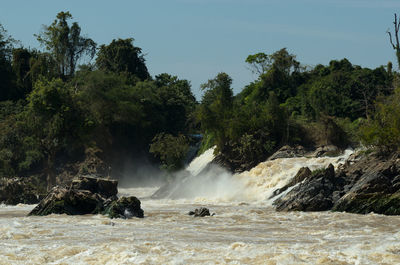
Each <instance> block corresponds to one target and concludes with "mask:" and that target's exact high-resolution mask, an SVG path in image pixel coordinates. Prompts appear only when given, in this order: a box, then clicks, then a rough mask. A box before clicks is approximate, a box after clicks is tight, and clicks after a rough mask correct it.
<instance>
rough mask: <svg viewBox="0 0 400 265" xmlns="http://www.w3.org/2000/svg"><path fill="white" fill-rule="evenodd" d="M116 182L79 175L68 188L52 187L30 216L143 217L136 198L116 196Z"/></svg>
mask: <svg viewBox="0 0 400 265" xmlns="http://www.w3.org/2000/svg"><path fill="white" fill-rule="evenodd" d="M117 183H118V182H117V181H115V180H108V179H99V178H92V177H79V178H77V179H75V180H74V181H73V182H72V184H71V186H70V187H69V188H62V187H54V188H53V189H52V190H51V191H50V192H49V193H48V194H47V196H46V197H45V198H44V199H43V200H42V201H41V202H40V203H39V204H38V205H37V206H36V207H35V208H34V209H33V210H32V211H31V212H30V213H29V215H41V216H42V215H49V214H68V215H82V214H104V215H108V216H109V217H111V218H131V217H143V210H142V209H141V208H140V201H139V199H137V198H136V197H133V196H132V197H122V198H118V197H117V196H116V194H117V186H116V185H117Z"/></svg>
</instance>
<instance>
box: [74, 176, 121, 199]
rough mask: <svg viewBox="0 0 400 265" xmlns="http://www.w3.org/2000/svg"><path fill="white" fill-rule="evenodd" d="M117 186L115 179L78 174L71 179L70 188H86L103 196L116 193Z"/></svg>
mask: <svg viewBox="0 0 400 265" xmlns="http://www.w3.org/2000/svg"><path fill="white" fill-rule="evenodd" d="M117 186H118V181H117V180H111V179H103V178H96V177H94V176H79V177H77V178H75V179H73V180H72V183H71V189H75V190H88V191H90V192H92V193H98V194H100V195H101V196H103V197H105V198H109V197H112V196H115V195H117V193H118V188H117Z"/></svg>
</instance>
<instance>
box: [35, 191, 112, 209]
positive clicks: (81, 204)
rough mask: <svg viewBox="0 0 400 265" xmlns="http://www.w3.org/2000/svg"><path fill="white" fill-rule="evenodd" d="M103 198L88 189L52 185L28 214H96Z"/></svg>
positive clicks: (100, 207) (101, 207) (101, 205)
mask: <svg viewBox="0 0 400 265" xmlns="http://www.w3.org/2000/svg"><path fill="white" fill-rule="evenodd" d="M103 203H104V198H103V197H101V196H100V195H99V194H97V193H92V192H90V191H88V190H73V189H66V188H61V187H58V186H57V187H54V188H53V189H52V190H51V191H50V192H49V194H47V196H46V197H45V198H44V199H43V200H42V201H41V202H40V203H39V204H38V205H37V206H36V207H35V208H34V209H33V210H32V211H31V212H30V213H29V215H41V216H43V215H49V214H68V215H81V214H97V213H100V212H101V211H102V210H103Z"/></svg>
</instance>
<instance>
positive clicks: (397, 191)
mask: <svg viewBox="0 0 400 265" xmlns="http://www.w3.org/2000/svg"><path fill="white" fill-rule="evenodd" d="M358 164H360V165H362V166H365V168H360V165H358ZM399 169H400V161H399V160H398V159H397V158H396V157H392V158H390V159H388V160H386V159H379V158H377V157H374V156H369V158H368V159H367V158H364V159H363V160H361V161H360V163H356V164H354V165H353V166H352V167H350V168H349V169H348V170H347V171H346V173H347V175H348V176H349V177H352V178H353V179H354V180H355V184H353V185H352V186H351V188H350V189H349V190H348V191H347V192H346V194H345V195H344V196H342V197H341V198H340V199H339V200H338V201H337V202H336V203H335V205H334V206H333V208H332V210H334V211H346V212H352V213H362V214H366V213H370V212H374V213H380V214H387V215H398V214H400V170H399Z"/></svg>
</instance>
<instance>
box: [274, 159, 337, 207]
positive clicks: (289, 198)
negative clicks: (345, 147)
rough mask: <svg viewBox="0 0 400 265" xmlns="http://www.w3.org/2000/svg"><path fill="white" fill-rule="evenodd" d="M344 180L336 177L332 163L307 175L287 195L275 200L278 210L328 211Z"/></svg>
mask: <svg viewBox="0 0 400 265" xmlns="http://www.w3.org/2000/svg"><path fill="white" fill-rule="evenodd" d="M343 182H344V180H343V179H342V178H341V177H335V170H334V167H333V165H332V164H330V165H329V166H328V168H326V169H323V170H318V171H316V172H314V173H313V174H312V175H311V176H309V177H307V178H306V179H305V181H304V182H302V183H300V184H299V185H298V186H296V187H294V188H293V189H292V190H291V191H290V192H288V193H287V194H286V196H284V197H281V198H278V199H277V200H275V201H274V203H273V204H274V205H275V206H276V209H277V210H278V211H326V210H330V209H331V208H332V206H333V204H334V200H335V199H337V196H338V195H337V194H336V193H335V192H336V191H339V190H341V187H342V186H343Z"/></svg>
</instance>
